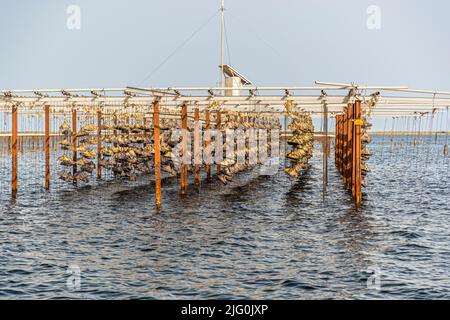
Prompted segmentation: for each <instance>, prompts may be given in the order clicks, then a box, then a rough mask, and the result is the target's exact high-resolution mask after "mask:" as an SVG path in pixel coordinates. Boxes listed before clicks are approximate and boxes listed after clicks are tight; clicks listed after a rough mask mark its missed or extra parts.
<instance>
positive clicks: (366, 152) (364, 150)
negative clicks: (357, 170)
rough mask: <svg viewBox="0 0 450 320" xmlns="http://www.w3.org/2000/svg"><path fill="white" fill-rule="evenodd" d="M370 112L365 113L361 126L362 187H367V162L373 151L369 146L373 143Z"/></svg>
mask: <svg viewBox="0 0 450 320" xmlns="http://www.w3.org/2000/svg"><path fill="white" fill-rule="evenodd" d="M369 117H370V112H366V111H363V116H362V121H363V124H362V126H361V176H362V180H361V185H362V186H363V187H364V188H366V187H367V179H366V177H367V174H368V173H369V172H370V169H369V166H368V165H367V161H368V160H369V159H370V157H371V156H372V151H371V150H370V149H369V147H368V145H369V144H370V143H371V142H372V137H371V136H370V135H369V130H370V129H371V128H372V123H370V121H369Z"/></svg>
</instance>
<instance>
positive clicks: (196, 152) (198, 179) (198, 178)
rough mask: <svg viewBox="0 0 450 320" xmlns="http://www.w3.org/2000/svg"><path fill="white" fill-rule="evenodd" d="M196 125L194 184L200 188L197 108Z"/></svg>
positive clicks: (196, 113) (198, 113)
mask: <svg viewBox="0 0 450 320" xmlns="http://www.w3.org/2000/svg"><path fill="white" fill-rule="evenodd" d="M194 121H195V127H194V165H195V179H194V186H195V188H196V189H197V190H198V188H199V186H200V163H201V159H200V111H199V109H198V108H196V109H195V115H194Z"/></svg>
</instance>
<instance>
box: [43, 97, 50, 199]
mask: <svg viewBox="0 0 450 320" xmlns="http://www.w3.org/2000/svg"><path fill="white" fill-rule="evenodd" d="M44 109H45V190H49V189H50V106H49V105H46V106H45V107H44Z"/></svg>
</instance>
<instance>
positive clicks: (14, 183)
mask: <svg viewBox="0 0 450 320" xmlns="http://www.w3.org/2000/svg"><path fill="white" fill-rule="evenodd" d="M17 113H18V111H17V106H16V105H14V106H13V107H12V135H11V140H12V141H11V145H12V146H11V155H12V171H11V173H12V177H11V196H12V198H14V199H15V198H16V197H17V191H18V185H19V184H18V175H17V171H18V164H19V148H18V139H17V134H18V115H17Z"/></svg>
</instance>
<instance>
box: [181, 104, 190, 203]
mask: <svg viewBox="0 0 450 320" xmlns="http://www.w3.org/2000/svg"><path fill="white" fill-rule="evenodd" d="M181 131H182V142H181V152H182V155H181V194H182V195H184V194H186V191H187V164H186V161H187V144H188V141H187V140H188V139H187V105H186V104H183V105H182V107H181Z"/></svg>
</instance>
